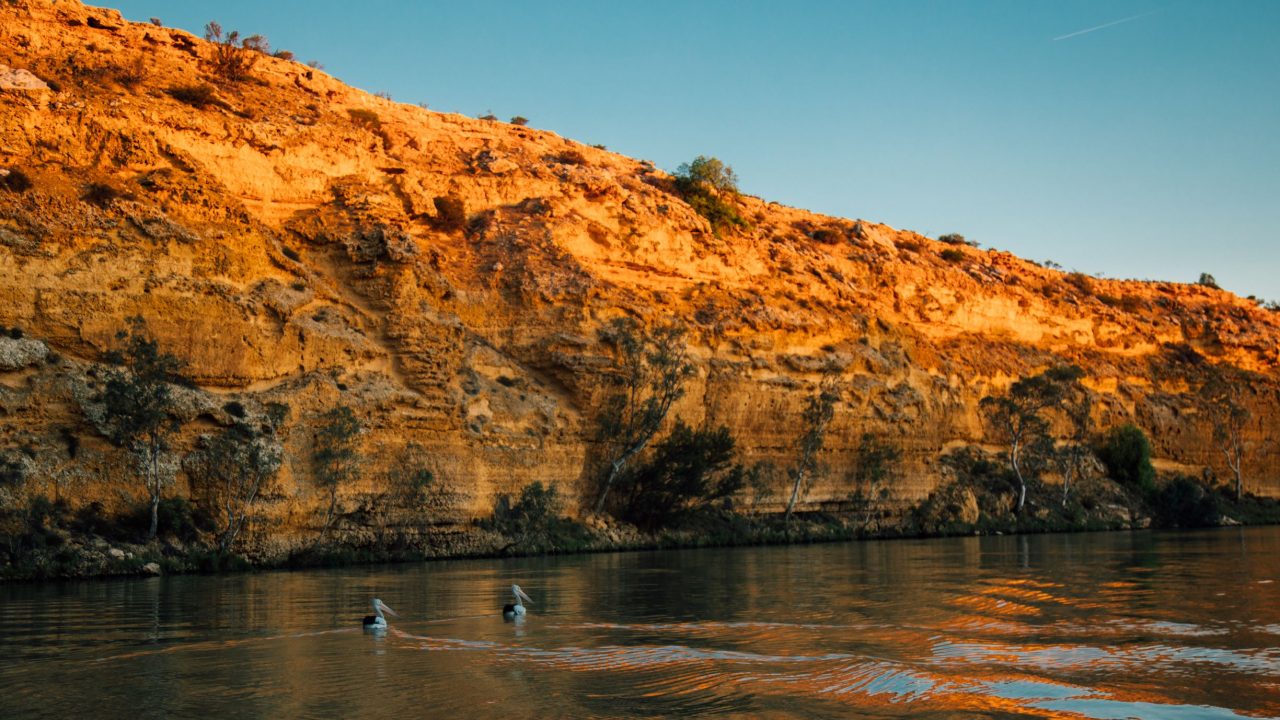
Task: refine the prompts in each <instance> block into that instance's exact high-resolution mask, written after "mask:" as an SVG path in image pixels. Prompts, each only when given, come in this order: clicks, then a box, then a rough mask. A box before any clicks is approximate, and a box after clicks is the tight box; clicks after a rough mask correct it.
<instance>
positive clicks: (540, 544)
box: [481, 481, 590, 552]
mask: <svg viewBox="0 0 1280 720" xmlns="http://www.w3.org/2000/svg"><path fill="white" fill-rule="evenodd" d="M562 504H563V501H562V499H561V497H560V490H559V488H558V487H557V486H556V485H555V483H552V484H550V485H545V486H544V485H543V484H542V483H541V482H537V481H535V482H532V483H530V484H528V485H526V486H525V487H524V488H523V489H521V491H520V497H519V499H517V500H516V501H515V502H512V501H511V497H510V496H509V495H505V494H503V495H499V496H498V497H497V498H495V500H494V503H493V515H492V517H490V518H489V519H488V520H486V521H484V522H482V523H481V525H482V526H483V527H485V528H487V529H489V530H493V531H494V532H498V533H501V534H502V535H505V536H506V537H507V538H509V539H510V542H509V543H508V544H507V546H506V547H504V548H502V551H503V552H505V551H508V550H517V551H541V550H572V549H580V548H582V547H583V546H585V545H586V544H587V542H588V541H589V539H590V535H589V533H588V532H587V531H586V528H584V527H583V526H581V525H579V524H578V523H575V522H572V521H570V520H566V519H564V518H561V517H560V509H561V505H562Z"/></svg>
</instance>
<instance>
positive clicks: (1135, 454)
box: [1095, 424, 1156, 495]
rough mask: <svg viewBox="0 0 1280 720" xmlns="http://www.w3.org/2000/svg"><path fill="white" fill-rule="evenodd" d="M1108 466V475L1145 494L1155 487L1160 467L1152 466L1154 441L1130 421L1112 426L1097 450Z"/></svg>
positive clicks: (1104, 463)
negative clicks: (1157, 469) (1149, 439)
mask: <svg viewBox="0 0 1280 720" xmlns="http://www.w3.org/2000/svg"><path fill="white" fill-rule="evenodd" d="M1095 452H1096V453H1097V455H1098V459H1099V460H1101V461H1102V464H1103V465H1106V466H1107V475H1108V476H1110V477H1111V479H1112V480H1115V481H1116V482H1118V483H1120V484H1121V485H1124V486H1125V487H1128V488H1131V489H1133V490H1137V491H1138V492H1140V493H1142V494H1143V495H1150V494H1151V493H1152V492H1154V491H1155V481H1156V471H1155V468H1154V467H1152V466H1151V443H1150V442H1149V441H1148V440H1147V436H1146V434H1145V433H1143V432H1142V430H1141V428H1139V427H1137V426H1136V425H1132V424H1126V425H1121V426H1119V427H1114V428H1111V430H1110V432H1108V433H1107V435H1106V437H1104V438H1103V440H1102V442H1101V443H1100V444H1099V445H1098V447H1097V448H1096V451H1095Z"/></svg>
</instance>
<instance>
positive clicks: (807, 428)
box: [783, 363, 842, 523]
mask: <svg viewBox="0 0 1280 720" xmlns="http://www.w3.org/2000/svg"><path fill="white" fill-rule="evenodd" d="M841 394H842V388H841V386H840V371H839V369H838V368H837V367H836V366H835V364H834V363H828V364H827V365H826V367H825V369H824V370H823V373H822V380H821V381H820V382H819V383H818V387H817V388H816V389H815V390H814V392H813V394H812V395H810V396H809V397H807V398H806V399H805V405H804V411H803V412H802V413H801V416H800V417H801V421H802V423H803V425H802V429H801V432H800V435H799V437H798V438H797V439H796V463H795V465H793V466H791V470H790V473H789V474H790V476H791V497H790V498H789V499H788V500H787V512H786V514H785V515H784V516H783V519H784V521H785V522H788V523H789V522H791V515H792V513H793V512H795V508H796V503H797V502H798V501H799V500H800V494H801V491H802V490H803V489H804V487H805V483H806V482H807V481H809V479H810V478H811V477H812V476H813V475H814V474H815V473H816V472H817V470H818V453H820V452H822V448H823V446H824V445H825V444H826V441H827V426H829V425H830V424H831V420H832V419H833V418H834V417H835V406H836V403H837V402H838V401H839V400H840V396H841Z"/></svg>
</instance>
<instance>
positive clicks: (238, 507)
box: [186, 403, 289, 552]
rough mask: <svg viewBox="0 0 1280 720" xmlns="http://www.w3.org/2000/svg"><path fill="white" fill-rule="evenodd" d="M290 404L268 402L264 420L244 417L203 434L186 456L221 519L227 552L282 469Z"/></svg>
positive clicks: (191, 472) (220, 544) (220, 546)
mask: <svg viewBox="0 0 1280 720" xmlns="http://www.w3.org/2000/svg"><path fill="white" fill-rule="evenodd" d="M288 413H289V407H288V406H287V405H284V404H282V403H272V404H270V405H268V406H267V408H266V413H265V417H264V418H263V421H262V422H261V423H260V424H253V423H250V422H248V421H246V420H243V419H240V420H237V421H236V422H234V423H233V424H232V425H230V426H229V427H227V428H225V429H223V430H222V431H221V432H219V433H217V434H216V435H206V436H204V437H202V438H201V439H200V447H199V448H198V449H197V450H196V451H195V452H193V453H192V454H191V455H190V456H189V457H188V458H187V462H186V466H187V473H188V476H189V477H191V478H192V480H193V481H194V484H195V485H196V486H197V487H198V488H199V489H200V492H201V494H202V495H203V499H204V500H205V501H206V502H207V503H208V508H207V510H208V511H209V512H210V513H211V514H212V515H213V516H214V517H215V518H216V519H217V522H218V550H219V551H220V552H227V551H228V550H230V549H231V548H232V547H234V545H235V542H236V539H237V538H238V537H239V535H240V533H241V532H242V531H243V530H244V528H245V526H246V525H247V524H248V522H249V521H250V520H252V519H253V518H254V517H256V514H257V510H256V508H257V503H258V500H259V498H260V497H261V496H262V493H263V492H264V491H265V490H267V489H268V486H269V485H270V483H271V481H272V480H273V479H274V478H275V477H276V474H277V473H278V472H279V471H280V466H281V463H282V462H283V460H284V448H283V446H282V444H281V438H280V432H281V429H282V428H283V425H284V421H285V419H286V418H287V417H288Z"/></svg>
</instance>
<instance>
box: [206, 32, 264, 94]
mask: <svg viewBox="0 0 1280 720" xmlns="http://www.w3.org/2000/svg"><path fill="white" fill-rule="evenodd" d="M204 39H205V40H208V41H209V42H211V43H213V52H212V54H211V55H210V56H209V58H208V63H209V70H210V72H212V73H213V74H214V75H216V76H218V77H220V78H222V79H223V80H226V81H228V82H241V81H243V80H247V79H249V76H250V75H251V74H253V68H254V66H255V65H257V64H258V59H259V58H261V57H262V56H263V55H265V54H268V53H269V52H270V47H269V46H268V45H267V39H266V38H265V37H263V36H261V35H250V36H249V37H246V38H243V39H242V38H241V37H240V31H239V30H232V31H231V32H229V33H224V32H223V31H222V26H221V25H219V24H218V23H216V22H213V21H210V22H209V23H208V24H207V25H205V26H204Z"/></svg>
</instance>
